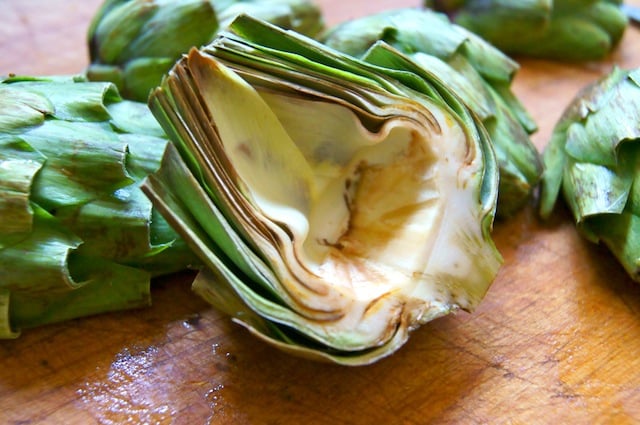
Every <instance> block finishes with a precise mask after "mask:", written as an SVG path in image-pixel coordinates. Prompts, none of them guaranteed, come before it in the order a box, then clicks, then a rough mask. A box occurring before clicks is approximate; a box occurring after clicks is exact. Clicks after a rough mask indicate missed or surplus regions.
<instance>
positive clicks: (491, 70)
mask: <svg viewBox="0 0 640 425" xmlns="http://www.w3.org/2000/svg"><path fill="white" fill-rule="evenodd" d="M322 41H323V42H324V43H325V44H327V45H328V46H330V47H333V48H336V49H338V50H340V51H342V52H345V53H348V54H351V55H355V56H357V57H359V58H361V59H363V60H365V61H368V56H369V55H370V49H371V48H372V46H373V48H374V49H375V43H376V42H378V41H384V42H386V43H387V44H389V45H391V46H393V47H394V48H396V49H398V50H399V51H402V52H403V53H405V54H407V55H408V56H409V57H410V58H411V59H412V60H413V61H415V62H416V63H417V64H419V65H421V66H422V67H424V68H426V69H428V70H429V71H430V72H432V73H435V74H437V75H438V76H439V77H440V79H442V80H445V81H446V82H447V83H448V84H449V85H450V86H451V87H452V88H453V89H454V90H455V92H456V94H458V95H459V96H460V97H461V99H462V100H463V101H464V102H465V103H466V104H467V106H468V107H469V108H470V109H471V110H472V111H473V112H474V113H475V114H476V115H477V116H478V117H480V119H481V120H482V121H483V123H484V125H485V127H486V128H487V130H488V132H489V135H490V136H491V140H492V142H493V145H494V148H495V151H496V155H497V157H498V164H499V168H500V187H499V194H498V214H499V215H500V216H503V217H504V216H509V215H511V214H512V213H513V212H515V211H516V210H517V209H519V208H520V207H521V206H522V205H523V204H524V203H525V201H527V200H528V199H529V198H530V195H531V193H532V191H533V188H535V187H536V186H537V184H538V182H539V180H540V176H541V174H542V163H541V161H540V156H539V154H538V151H537V149H536V147H535V146H534V145H533V143H532V142H531V140H530V138H529V134H530V133H532V132H533V131H535V130H536V124H535V123H534V122H533V120H532V119H531V117H530V116H529V114H528V113H527V112H526V110H525V109H524V107H523V106H522V105H521V103H520V102H519V101H518V99H517V98H516V96H515V95H514V94H513V93H512V92H511V90H510V84H511V81H512V79H513V77H514V75H515V73H516V72H517V69H518V65H517V64H516V63H515V62H513V61H512V60H511V59H509V58H508V57H506V56H505V55H504V54H503V53H501V52H500V51H499V50H497V49H495V48H494V47H493V46H491V45H489V44H488V43H486V42H485V41H484V40H482V39H481V38H479V37H477V36H475V35H474V34H472V33H470V32H469V31H467V30H465V29H464V28H462V27H460V26H457V25H454V24H451V23H450V22H449V21H448V19H447V17H446V16H445V15H442V14H440V13H435V12H432V11H429V10H416V9H399V10H392V11H386V12H382V13H378V14H375V15H370V16H366V17H362V18H358V19H354V20H351V21H347V22H345V23H343V24H340V25H338V26H336V27H334V28H332V29H331V30H329V31H328V32H327V33H326V34H324V35H323V37H322Z"/></svg>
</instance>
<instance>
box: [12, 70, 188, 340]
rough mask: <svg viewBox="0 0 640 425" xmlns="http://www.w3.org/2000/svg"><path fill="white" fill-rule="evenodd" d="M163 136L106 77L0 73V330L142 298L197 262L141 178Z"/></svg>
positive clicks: (155, 162) (154, 161)
mask: <svg viewBox="0 0 640 425" xmlns="http://www.w3.org/2000/svg"><path fill="white" fill-rule="evenodd" d="M167 144H168V140H167V138H166V136H165V135H164V132H163V131H162V128H160V126H159V125H158V123H157V122H156V121H155V119H154V118H153V116H152V115H151V112H150V111H149V109H148V107H147V105H146V104H143V103H134V102H129V101H122V100H121V99H120V97H119V95H118V93H117V91H116V90H115V87H114V86H113V85H112V84H110V83H92V82H86V81H75V80H73V79H72V78H71V77H68V78H61V77H56V78H51V79H50V78H18V77H15V78H10V79H6V80H3V81H0V338H11V337H16V336H18V332H19V330H20V329H23V328H30V327H34V326H40V325H44V324H47V323H52V322H60V321H63V320H67V319H73V318H77V317H81V316H86V315H90V314H96V313H101V312H105V311H113V310H120V309H125V308H134V307H141V306H146V305H148V304H149V302H150V294H149V290H150V280H151V278H152V277H153V276H156V275H160V274H165V273H170V272H175V271H178V270H182V269H185V268H187V266H188V265H189V264H192V263H193V264H195V263H196V262H197V258H196V257H195V256H193V254H192V253H191V251H190V250H189V248H188V247H187V245H186V244H185V243H184V241H183V240H182V239H180V238H179V237H178V235H177V234H176V233H175V232H173V230H171V228H170V227H169V225H168V224H167V222H166V221H165V220H164V219H163V218H162V216H161V215H159V214H158V212H157V211H156V210H155V209H154V208H153V206H152V205H151V202H150V201H149V200H148V198H146V196H145V195H144V193H142V191H141V190H140V188H139V183H140V181H141V180H142V179H143V178H144V177H145V176H146V175H147V174H149V173H151V172H153V171H155V170H156V169H157V168H158V166H159V165H160V159H161V157H162V154H163V152H164V149H165V147H166V145H167Z"/></svg>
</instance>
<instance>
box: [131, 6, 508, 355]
mask: <svg viewBox="0 0 640 425" xmlns="http://www.w3.org/2000/svg"><path fill="white" fill-rule="evenodd" d="M230 28H231V31H230V32H225V33H223V34H222V35H221V37H220V38H218V39H217V40H215V41H214V43H213V44H211V45H209V46H207V47H206V48H204V49H202V50H201V51H197V50H195V49H194V50H192V51H191V52H190V53H189V55H188V57H186V58H184V59H182V60H181V61H180V62H179V63H178V64H177V65H176V67H175V68H174V69H173V70H172V71H171V72H170V74H169V76H168V77H167V79H166V80H165V81H164V82H163V84H162V87H161V88H159V89H157V90H156V91H155V92H154V93H153V94H152V96H151V98H150V105H151V109H152V111H153V112H154V114H155V115H156V117H157V118H158V120H159V122H160V123H161V125H162V126H163V127H164V128H165V131H167V134H169V135H170V137H171V138H172V140H173V141H174V144H175V146H176V147H177V150H174V149H168V151H167V155H166V156H165V158H164V162H163V164H162V166H161V168H160V170H159V171H158V172H157V173H154V174H152V175H151V176H149V177H148V178H147V180H146V181H145V183H144V184H143V190H144V191H145V193H147V195H148V196H149V197H150V199H152V201H153V202H154V205H156V207H158V208H159V209H160V210H162V212H163V214H165V215H166V218H167V220H168V221H169V222H170V223H171V224H172V225H173V226H174V228H175V229H176V230H177V231H178V232H179V233H181V234H182V235H183V237H184V238H185V240H187V241H189V242H190V243H191V244H192V246H193V248H194V250H195V251H197V252H198V253H199V255H200V256H201V258H202V260H203V262H204V263H205V265H206V266H208V268H207V271H206V272H203V273H201V274H200V275H199V276H198V278H197V279H196V282H195V283H194V290H195V291H197V292H198V293H199V294H200V295H202V296H203V297H204V298H205V299H207V300H208V301H209V302H211V303H212V304H213V305H215V306H217V307H218V308H219V309H220V310H222V311H224V312H226V313H228V314H230V315H231V316H233V317H234V318H235V320H236V321H237V322H238V323H241V324H243V325H244V326H246V327H247V328H249V329H250V330H251V331H252V332H253V333H255V334H256V335H258V336H259V337H261V338H262V339H264V340H266V341H269V342H271V343H273V344H274V345H276V346H278V347H280V348H281V349H283V350H285V351H288V352H291V353H295V354H298V355H302V356H307V357H310V358H314V359H322V360H326V361H333V362H337V363H340V364H347V365H359V364H367V363H371V362H374V361H376V360H377V359H379V358H381V357H384V356H387V355H389V354H391V353H392V352H394V351H395V350H396V349H397V348H399V347H400V346H401V345H402V344H403V343H404V342H405V341H406V339H407V337H408V333H409V331H410V330H412V329H414V328H416V327H418V326H419V325H420V324H423V323H425V322H427V321H429V320H431V319H434V318H437V317H440V316H443V315H445V314H447V313H450V312H452V311H455V310H458V309H464V310H469V311H471V310H473V309H474V307H476V305H477V304H478V303H479V302H480V301H481V299H482V298H483V296H484V295H485V292H486V291H487V289H488V287H489V286H490V284H491V282H492V281H493V279H494V277H495V275H496V273H497V270H498V268H499V266H500V264H501V257H500V254H499V253H498V252H497V250H496V248H495V246H494V244H493V242H492V240H491V235H490V231H491V226H492V221H493V216H494V211H495V204H496V196H497V181H498V174H497V166H496V162H495V158H494V155H493V151H492V149H491V146H490V144H489V142H488V138H487V136H486V133H485V130H484V129H483V127H482V124H481V123H480V122H479V121H478V120H477V119H476V118H475V116H474V115H473V114H471V113H470V112H469V111H468V110H467V109H466V107H465V106H464V104H463V103H461V102H460V101H459V100H458V98H457V97H456V96H455V95H454V94H453V93H452V92H451V90H450V89H449V87H448V86H447V85H446V84H444V83H443V82H442V81H440V80H439V79H438V78H437V77H436V76H435V75H431V74H428V73H426V72H424V70H423V69H422V68H420V67H419V66H417V65H416V64H414V63H412V62H411V61H409V60H408V59H406V57H404V56H402V55H401V54H399V53H398V52H397V51H395V50H394V49H393V48H391V47H390V46H385V45H382V44H381V45H379V51H378V55H379V60H380V61H381V62H384V61H389V62H393V63H395V66H394V67H393V68H390V67H381V66H374V65H371V64H368V63H365V62H362V61H359V60H357V59H355V58H353V57H351V56H348V55H344V54H341V53H339V52H337V51H335V50H333V49H329V48H327V47H326V46H324V45H322V44H320V43H318V42H315V41H313V40H311V39H308V38H306V37H304V36H302V35H299V34H295V33H292V32H286V31H282V30H281V29H279V28H277V27H276V26H273V25H269V24H267V23H265V22H262V21H258V20H255V19H253V18H250V17H248V16H241V17H239V18H238V19H237V20H236V21H234V23H233V24H232V25H231V27H230ZM385 58H386V59H385ZM177 152H179V154H178V153H177Z"/></svg>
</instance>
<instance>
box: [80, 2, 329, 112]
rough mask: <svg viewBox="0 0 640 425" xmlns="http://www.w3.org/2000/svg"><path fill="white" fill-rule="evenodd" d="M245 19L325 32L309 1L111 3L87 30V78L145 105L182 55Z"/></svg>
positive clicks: (309, 32) (101, 11)
mask: <svg viewBox="0 0 640 425" xmlns="http://www.w3.org/2000/svg"><path fill="white" fill-rule="evenodd" d="M241 13H249V14H251V15H253V16H256V17H259V18H261V19H265V20H267V21H269V22H272V23H274V24H277V25H279V26H282V27H284V28H288V29H293V30H295V31H298V32H301V33H304V34H308V35H315V34H316V33H318V32H319V31H321V30H322V28H323V27H324V24H323V21H322V15H321V13H320V9H319V8H318V7H317V6H316V5H315V4H314V3H313V2H312V1H310V0H106V1H105V2H104V3H103V4H102V6H101V7H100V9H99V10H98V12H97V13H96V15H95V16H94V17H93V20H92V22H91V25H90V27H89V30H88V39H89V56H90V61H91V64H90V65H89V66H88V68H87V70H86V75H87V78H89V79H90V80H92V81H110V82H112V83H114V84H115V85H116V86H117V87H118V90H119V92H120V94H121V95H122V96H123V97H124V98H126V99H131V100H136V101H140V102H145V101H146V100H147V98H148V96H149V93H150V92H151V90H152V89H153V88H155V87H156V86H158V85H159V84H160V81H161V80H162V77H163V76H164V75H165V74H166V73H167V72H168V71H169V69H171V67H172V66H173V65H174V64H175V62H176V61H177V60H178V59H179V58H180V56H181V55H182V54H184V53H186V52H187V51H189V49H190V48H192V47H200V46H202V45H205V44H207V43H209V42H210V41H211V40H212V39H213V38H214V37H215V35H216V34H217V32H218V31H219V30H220V29H221V28H224V27H225V26H226V25H227V24H228V23H229V22H230V21H231V20H233V18H234V17H235V16H237V15H239V14H241Z"/></svg>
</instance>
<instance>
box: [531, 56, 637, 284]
mask: <svg viewBox="0 0 640 425" xmlns="http://www.w3.org/2000/svg"><path fill="white" fill-rule="evenodd" d="M543 158H544V162H545V166H546V171H545V174H544V178H543V181H542V195H541V199H540V213H541V215H542V217H544V218H547V217H549V215H550V214H551V213H552V211H553V209H554V206H555V204H556V201H557V198H558V197H559V196H560V194H562V196H563V198H564V200H565V201H566V203H567V205H568V206H569V208H570V210H571V211H572V213H573V216H574V218H575V221H576V224H577V225H578V229H579V230H580V232H581V234H582V235H584V236H585V237H586V238H587V239H589V240H590V241H592V242H601V243H603V244H604V245H606V246H607V247H608V248H609V249H610V250H611V252H612V253H613V254H614V255H615V257H616V258H617V259H618V260H619V261H620V263H621V264H622V265H623V267H624V268H625V270H626V271H627V273H628V274H629V275H630V276H631V277H632V278H633V279H634V280H636V281H640V68H636V69H634V70H622V69H619V68H615V69H614V70H613V71H612V72H610V73H609V74H608V75H606V76H604V77H602V78H601V79H599V80H598V81H595V82H593V83H592V84H590V85H588V86H587V87H585V88H584V89H583V90H581V91H580V93H578V94H577V95H576V97H575V99H574V100H573V101H572V102H571V104H570V105H569V106H568V107H567V109H566V110H565V112H564V114H563V116H562V118H561V119H560V120H559V121H558V123H557V124H556V126H555V127H554V130H553V133H552V136H551V140H550V141H549V144H548V146H547V148H546V149H545V151H544V156H543Z"/></svg>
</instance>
